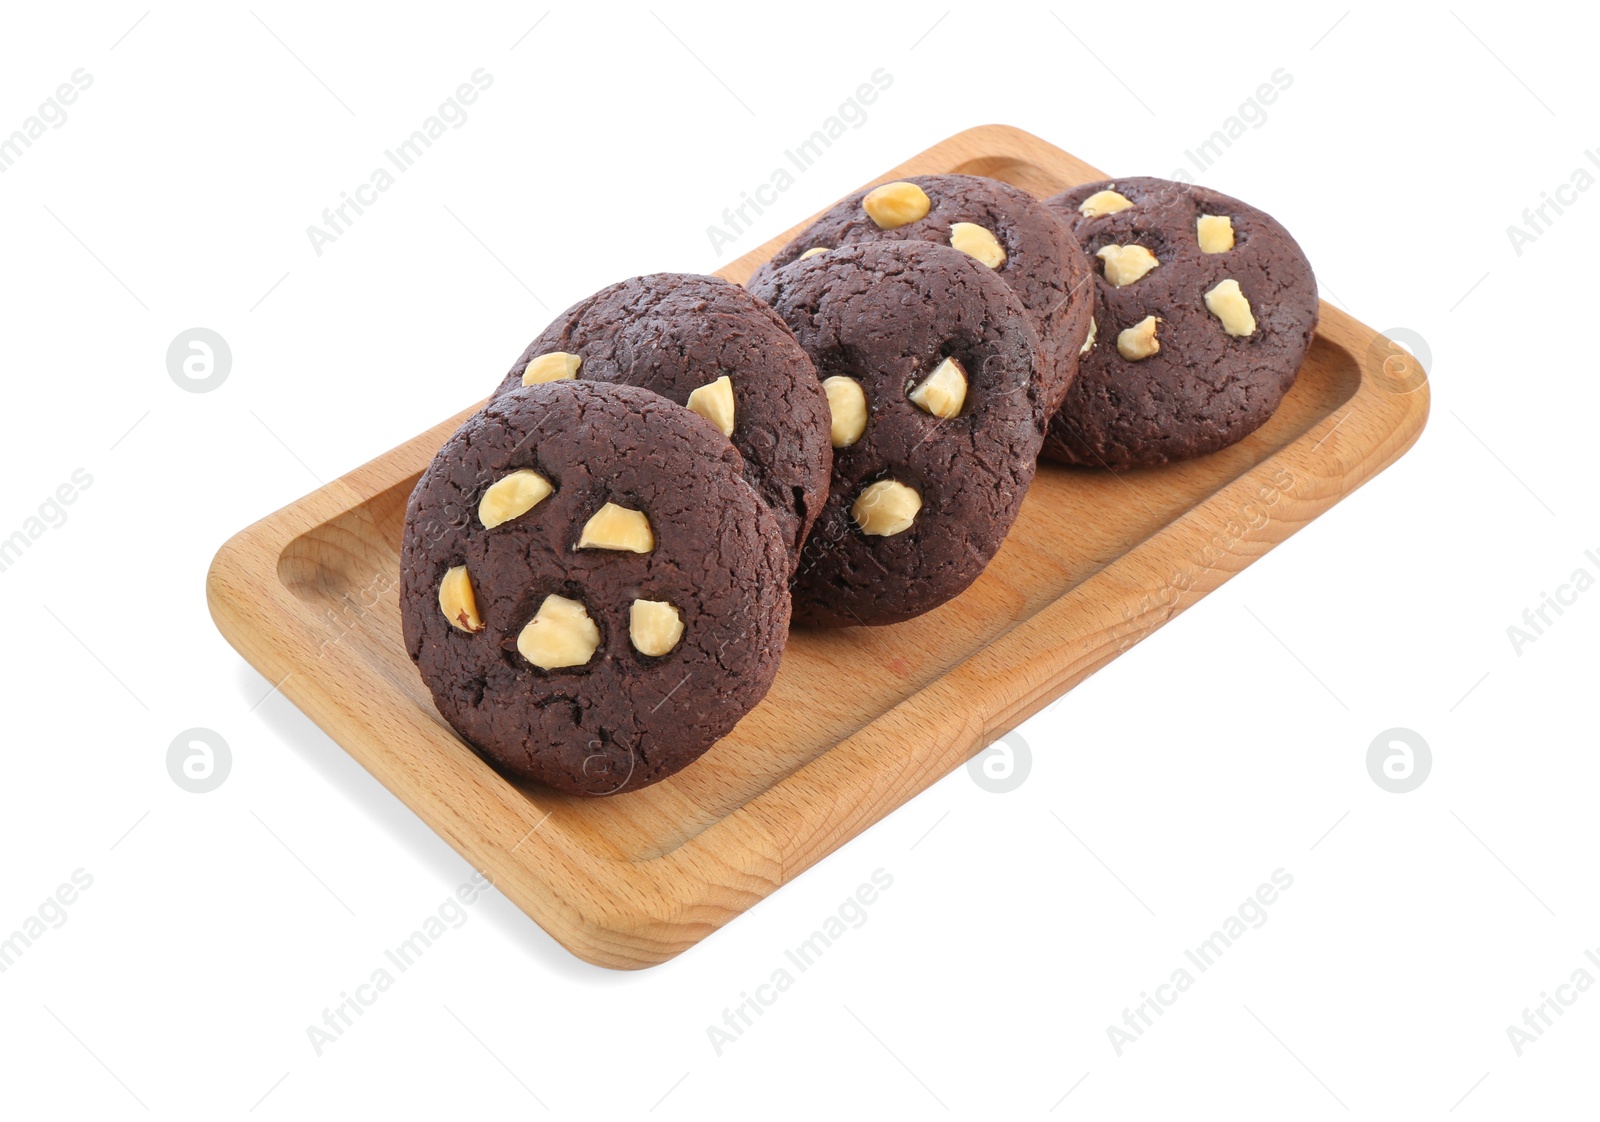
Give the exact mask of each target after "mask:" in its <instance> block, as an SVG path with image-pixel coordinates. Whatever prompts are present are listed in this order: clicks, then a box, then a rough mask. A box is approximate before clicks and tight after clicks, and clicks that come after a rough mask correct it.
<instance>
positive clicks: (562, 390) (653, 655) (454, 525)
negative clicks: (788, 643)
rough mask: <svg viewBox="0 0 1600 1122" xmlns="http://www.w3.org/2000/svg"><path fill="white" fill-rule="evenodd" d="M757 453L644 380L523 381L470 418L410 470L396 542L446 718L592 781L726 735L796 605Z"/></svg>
mask: <svg viewBox="0 0 1600 1122" xmlns="http://www.w3.org/2000/svg"><path fill="white" fill-rule="evenodd" d="M743 471H744V465H743V464H742V462H741V460H740V457H739V454H738V452H736V451H735V450H734V448H733V446H732V445H731V444H730V443H729V442H728V441H727V440H726V439H724V438H723V437H722V436H721V435H720V434H719V433H717V432H716V431H715V430H714V429H712V428H711V427H709V426H708V425H706V424H705V423H704V422H703V421H702V420H701V419H700V418H698V417H696V416H695V415H694V414H692V413H690V412H689V411H688V410H686V409H684V408H682V407H681V406H678V405H675V404H673V403H672V402H670V401H668V400H666V399H665V398H663V397H661V396H660V395H658V394H656V393H653V392H651V391H649V390H645V389H642V388H638V387H634V386H624V385H605V384H600V383H591V382H582V381H559V382H552V383H549V384H546V385H540V386H532V387H529V388H527V389H517V390H514V391H512V392H511V393H508V394H505V395H503V396H501V397H499V398H497V399H495V400H494V401H491V402H490V403H489V405H488V406H487V407H486V408H485V409H484V410H483V411H482V412H481V413H479V414H477V415H476V416H474V417H473V418H471V419H470V420H469V421H467V423H466V424H465V425H463V426H462V427H461V429H460V431H458V432H457V433H456V434H455V436H453V437H451V439H450V440H449V442H448V443H446V444H445V446H444V447H443V448H442V449H441V450H440V452H439V454H438V456H437V457H436V458H435V459H434V461H433V463H432V464H431V465H430V466H429V468H428V470H427V471H426V472H424V473H423V475H422V478H421V480H420V481H419V482H418V484H417V487H416V490H415V491H413V492H412V495H411V502H410V505H409V507H408V509H407V512H406V528H405V537H404V543H403V545H402V549H401V559H400V564H401V597H400V609H401V619H402V621H403V624H404V629H405V641H406V649H407V650H408V651H409V652H410V654H411V657H412V659H413V660H415V662H416V664H417V668H418V669H419V670H420V671H421V673H422V678H423V681H424V682H425V683H427V686H428V688H429V689H430V690H431V691H432V693H433V697H434V702H435V703H436V705H437V706H438V709H439V712H440V713H441V714H442V715H443V716H444V718H445V720H447V721H448V722H449V723H450V724H451V725H452V726H453V727H454V728H455V729H456V731H457V732H459V733H460V734H461V735H462V737H464V738H465V739H466V741H467V742H468V743H469V744H471V745H473V746H474V747H475V748H476V749H477V750H478V752H479V754H480V755H482V756H483V757H484V758H485V759H486V760H488V761H489V762H490V763H491V764H492V765H494V766H495V767H496V768H498V769H499V770H500V771H502V772H504V773H505V774H507V775H509V776H511V777H513V778H516V779H531V780H535V781H538V782H541V783H545V784H548V785H549V786H551V787H554V788H557V789H558V790H561V791H565V792H569V793H572V794H577V795H609V794H615V793H616V792H618V791H631V790H634V789H636V788H639V787H644V786H646V785H648V784H651V783H655V782H656V781H658V780H660V779H663V778H665V777H666V776H668V775H671V774H672V773H673V772H675V771H677V770H678V769H679V768H681V767H683V766H684V765H686V764H688V763H689V762H691V761H692V760H694V759H696V758H697V757H698V756H700V755H701V754H702V753H703V752H705V750H706V749H707V748H709V747H711V745H712V744H713V743H714V742H715V741H716V740H717V739H718V738H719V737H721V736H723V735H725V734H726V733H727V732H728V731H729V730H730V729H731V728H733V726H734V724H735V723H737V722H738V720H739V718H740V717H742V716H744V714H745V713H747V712H749V710H750V709H751V708H753V707H754V706H755V704H756V703H757V702H758V701H760V700H761V698H762V696H763V695H764V694H765V693H766V692H767V688H768V687H769V686H770V685H771V684H772V679H773V676H774V675H775V674H776V673H777V669H778V658H779V655H780V653H781V652H782V649H783V644H784V640H785V636H786V633H787V627H788V623H789V597H788V589H787V579H788V575H789V557H788V553H787V551H786V549H785V542H784V537H783V533H782V531H781V530H780V528H779V525H778V520H777V516H776V515H775V514H774V513H773V512H772V511H771V510H770V509H769V508H768V507H767V506H766V504H764V503H763V502H762V501H761V499H760V497H759V496H758V495H757V494H756V492H755V490H754V489H753V488H752V487H751V486H750V485H749V483H748V482H746V480H745V478H744V474H743ZM518 472H521V473H533V474H532V475H529V474H520V475H516V476H514V477H513V482H512V483H509V484H508V483H502V481H504V480H506V479H507V478H508V477H512V476H513V473H518ZM535 477H537V478H535ZM541 480H542V481H543V482H542V483H541V482H540V481H541ZM546 485H548V488H549V492H548V494H547V495H544V497H542V498H538V499H537V502H536V504H535V505H533V506H532V507H531V509H529V508H526V504H527V502H528V501H529V500H530V498H534V497H537V496H539V495H540V494H541V492H543V491H544V490H545V486H546ZM491 489H493V490H491ZM486 494H487V495H488V496H489V502H488V503H487V504H486V503H485V496H486ZM519 497H520V501H519ZM617 508H622V513H620V514H619V513H618V510H617ZM519 510H521V511H522V513H520V514H519V513H517V512H518V511H519ZM602 512H604V513H602ZM628 512H637V513H634V514H630V513H628ZM507 515H510V517H508V518H506V520H505V521H503V522H498V524H493V523H496V522H497V521H498V519H499V518H503V517H506V516H507ZM597 515H599V518H598V519H597V518H596V516H597ZM486 517H487V518H488V521H489V522H490V523H491V524H492V525H490V526H489V527H488V528H486V527H485V518H486ZM646 524H647V526H648V530H644V529H642V527H643V526H644V525H646ZM641 534H647V535H648V536H647V537H641V536H640V535H641ZM580 542H587V543H590V544H589V547H587V548H578V546H579V544H580ZM599 543H609V544H610V546H611V548H598V547H596V545H597V544H599ZM646 547H648V551H647V552H638V551H636V550H639V549H641V548H646ZM463 571H464V573H463ZM452 574H453V575H452ZM463 584H470V587H471V598H470V600H468V601H466V602H465V603H464V602H463V596H462V593H461V587H462V585H463ZM552 598H553V599H552ZM638 602H644V603H645V604H646V605H647V606H646V607H645V608H643V609H640V608H638V607H637V606H636V604H637V603H638ZM580 605H581V607H579V606H580ZM648 605H667V606H668V607H660V606H656V607H650V606H648ZM575 616H576V618H574V617H575ZM585 616H586V617H587V618H586V619H585V618H583V617H585ZM674 617H675V618H674ZM536 618H537V620H538V622H536V623H535V622H532V621H534V620H535V619H536ZM636 620H637V621H638V623H639V626H638V627H635V621H636ZM452 621H455V622H452ZM678 624H681V628H682V630H681V633H679V634H678V635H677V637H676V639H674V635H673V631H674V629H675V628H676V627H677V625H678ZM641 638H642V640H643V645H644V646H645V647H646V648H647V649H648V651H641V649H640V642H641ZM595 644H597V645H595ZM669 647H670V649H667V648H669ZM662 650H664V651H665V653H658V652H659V651H662ZM536 661H537V662H538V663H540V664H546V665H549V667H550V668H542V665H536ZM562 663H566V665H561V664H562Z"/></svg>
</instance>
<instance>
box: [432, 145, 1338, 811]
mask: <svg viewBox="0 0 1600 1122" xmlns="http://www.w3.org/2000/svg"><path fill="white" fill-rule="evenodd" d="M1316 315H1317V301H1316V285H1315V281H1314V279H1313V277H1312V273H1311V268H1310V266H1309V264H1308V263H1307V262H1306V259H1305V257H1304V255H1303V254H1302V253H1301V252H1300V249H1299V247H1298V246H1297V245H1296V244H1295V242H1294V240H1293V239H1292V238H1291V237H1290V236H1289V234H1288V233H1287V231H1285V230H1284V229H1283V227H1282V226H1280V225H1279V224H1278V223H1277V222H1275V221H1274V220H1273V219H1271V218H1270V217H1268V216H1267V215H1265V214H1263V213H1262V212H1261V211H1259V210H1256V209H1254V208H1252V207H1249V206H1246V205H1245V204H1243V203H1241V202H1239V201H1238V200H1236V199H1232V198H1229V197H1228V196H1225V195H1221V194H1218V193H1216V192H1214V191H1209V190H1207V189H1205V188H1200V187H1195V186H1192V185H1186V184H1180V183H1173V182H1169V181H1165V180H1158V179H1149V178H1137V179H1124V180H1118V181H1115V182H1105V183H1093V184H1087V185H1084V186H1082V187H1077V188H1074V189H1072V190H1070V191H1067V192H1064V193H1062V194H1060V195H1057V196H1055V197H1053V198H1050V199H1045V200H1042V201H1041V200H1038V199H1035V198H1034V197H1032V196H1031V195H1029V194H1027V193H1026V192H1024V191H1021V190H1019V189H1017V188H1016V187H1013V186H1010V185H1009V184H1006V183H1002V182H999V181H997V180H992V179H984V178H980V177H977V176H967V175H935V176H921V177H916V178H913V179H907V180H902V181H898V182H894V183H887V184H884V185H882V186H879V187H875V188H873V189H871V190H868V191H862V192H858V193H857V194H855V195H852V196H850V197H849V198H846V199H844V200H842V201H840V202H839V203H838V204H837V205H835V206H834V207H833V208H832V209H830V210H829V211H827V212H826V213H825V214H824V215H822V217H820V218H819V219H817V221H816V222H814V223H813V224H812V225H811V226H810V227H809V228H808V229H806V230H805V231H804V232H803V233H802V234H801V235H800V236H799V237H797V238H795V239H794V240H793V241H792V242H791V243H790V244H789V245H788V246H786V247H785V248H784V249H783V250H781V251H780V252H779V253H778V254H777V255H776V256H774V257H773V258H772V260H770V261H769V262H767V263H766V264H764V265H763V266H761V268H760V269H758V270H757V271H756V273H755V275H754V276H753V277H752V278H751V279H750V281H749V283H748V285H747V286H746V287H744V288H741V287H739V286H737V285H733V284H730V283H728V282H726V281H723V280H720V279H718V278H716V277H707V276H694V275H686V274H673V273H661V274H654V275H651V276H643V277H635V278H633V279H630V280H626V281H623V282H621V283H619V284H615V285H611V286H610V287H608V288H605V289H602V290H601V291H600V292H597V293H596V294H594V295H593V296H591V297H589V298H588V299H585V300H582V301H580V302H579V303H577V304H575V305H574V306H573V307H571V308H569V309H567V311H565V312H563V313H562V314H561V315H560V316H558V317H557V318H556V320H555V322H553V323H551V324H550V325H549V326H548V327H546V328H545V330H544V331H543V332H542V333H541V334H540V335H539V336H538V338H536V339H535V340H534V341H533V342H532V343H531V344H530V345H529V346H528V347H527V349H526V350H525V351H524V352H523V354H522V355H521V357H520V358H518V360H517V361H516V363H515V364H513V366H512V368H511V370H510V372H509V373H508V374H507V375H506V376H505V379H504V380H503V382H502V383H501V384H500V386H499V388H498V390H497V391H496V392H495V394H494V396H493V398H492V399H491V400H490V402H489V404H488V405H487V406H486V407H485V408H484V409H483V410H482V411H481V412H480V413H478V414H477V415H475V416H474V417H472V418H471V419H470V420H469V421H468V422H467V423H466V424H465V425H463V426H462V428H461V429H460V431H458V432H457V433H456V434H455V435H454V436H453V437H452V438H451V439H450V440H449V441H448V442H447V443H446V444H445V446H444V447H443V448H442V449H441V450H440V451H439V454H438V456H437V457H436V458H435V459H434V461H433V463H432V464H431V465H430V466H429V468H428V469H427V471H425V472H424V473H423V475H422V478H421V480H420V481H419V482H418V484H417V487H416V490H415V491H414V492H413V494H412V496H411V502H410V506H409V508H408V510H407V518H406V528H405V537H404V543H403V546H402V555H401V567H402V584H401V609H402V619H403V622H404V629H405V641H406V645H407V649H408V651H409V652H410V654H411V656H412V658H413V659H414V660H415V661H416V664H417V667H418V669H419V670H420V672H421V674H422V677H423V680H424V681H425V682H426V684H427V686H428V688H429V689H430V691H431V692H432V694H433V697H434V700H435V702H436V704H437V706H438V709H439V711H440V713H441V714H442V715H443V716H444V718H445V719H446V720H447V721H448V722H449V723H450V725H451V726H452V727H453V728H455V729H456V730H457V732H459V733H460V734H461V736H462V737H463V738H464V739H465V740H466V741H467V742H468V743H469V744H470V745H472V747H473V748H474V749H475V750H476V751H477V752H478V753H479V754H480V755H482V756H483V757H484V759H486V760H487V761H488V762H489V763H490V764H492V765H493V766H494V767H496V768H498V769H499V770H500V771H501V772H503V773H504V774H506V775H508V776H510V777H512V778H514V779H518V780H530V781H534V782H538V783H542V784H545V785H547V786H549V787H552V788H555V789H556V790H559V791H563V792H567V793H570V794H575V795H585V796H596V795H610V794H616V793H618V792H622V791H630V790H635V789H637V788H640V787H644V786H647V785H649V784H651V783H655V782H657V781H659V780H661V779H664V778H665V777H667V776H669V775H671V774H672V773H673V772H675V771H677V770H679V769H680V768H682V767H684V766H686V765H687V764H689V763H691V762H692V761H694V760H695V759H697V758H698V757H699V756H701V755H702V754H703V753H704V752H705V751H706V750H707V749H708V748H709V747H710V746H711V745H712V744H713V743H715V742H716V740H717V739H719V738H720V737H722V736H724V735H726V733H727V732H728V731H729V730H730V729H732V728H733V726H734V725H735V724H736V723H737V722H738V721H739V719H740V718H741V717H743V716H744V715H745V714H746V713H747V712H749V710H750V709H752V708H753V707H754V706H755V705H756V704H757V703H758V702H759V701H760V700H761V698H762V697H763V696H764V695H765V694H766V692H767V689H768V688H769V687H770V685H771V684H772V680H773V678H774V676H775V675H776V673H777V669H778V663H779V659H780V656H781V654H782V650H783V647H784V644H785V642H786V641H787V637H788V633H789V628H790V625H791V621H792V622H793V623H794V624H796V625H799V626H807V627H818V628H841V627H852V626H858V625H879V624H893V623H898V622H901V621H904V620H907V619H911V618H913V617H915V616H918V615H921V614H922V613H924V612H928V611H931V610H933V609H934V608H937V607H939V606H940V605H941V604H944V603H946V602H948V601H949V600H951V599H953V598H954V597H956V596H958V595H959V594H960V593H961V592H963V591H964V590H965V589H966V588H967V587H968V586H969V585H971V584H972V582H973V581H975V580H976V579H977V578H978V577H979V576H980V575H981V574H982V572H983V570H984V568H985V567H986V566H987V565H988V563H989V562H990V560H991V559H992V558H993V557H994V555H995V554H996V552H997V551H998V550H999V548H1000V546H1001V544H1002V542H1003V541H1004V540H1005V536H1006V533H1007V531H1009V529H1010V528H1011V525H1012V523H1013V522H1014V521H1015V519H1016V516H1017V512H1018V510H1019V509H1020V507H1021V505H1022V501H1023V498H1024V497H1025V495H1026V493H1027V489H1028V484H1029V483H1030V481H1031V480H1032V478H1033V476H1034V473H1035V470H1036V468H1037V465H1038V463H1039V460H1040V457H1041V456H1043V457H1045V458H1047V459H1050V460H1055V461H1057V462H1060V463H1063V464H1069V465H1079V466H1083V467H1088V468H1109V469H1112V470H1121V469H1127V468H1135V467H1141V466H1152V465H1160V464H1166V463H1170V462H1173V461H1177V460H1183V459H1188V458H1191V457H1194V456H1199V455H1204V454H1207V453H1210V452H1214V451H1216V450H1218V449H1220V448H1223V447H1226V446H1228V445H1230V444H1232V443H1234V442H1236V441H1238V440H1239V439H1241V438H1242V437H1244V436H1246V435H1247V434H1249V433H1250V432H1252V431H1253V430H1254V429H1256V428H1257V427H1259V426H1260V425H1261V424H1262V423H1264V422H1265V421H1266V420H1267V418H1268V417H1269V416H1271V414H1272V412H1273V411H1274V410H1275V409H1276V408H1277V406H1278V404H1279V402H1280V401H1281V400H1282V399H1283V396H1284V394H1285V393H1287V392H1288V389H1289V387H1290V385H1291V384H1292V383H1293V381H1294V376H1295V373H1296V371H1297V370H1298V369H1299V366H1300V362H1301V360H1302V359H1303V358H1304V356H1305V353H1306V350H1307V348H1308V347H1309V345H1310V342H1311V336H1312V332H1313V331H1314V329H1315V326H1316Z"/></svg>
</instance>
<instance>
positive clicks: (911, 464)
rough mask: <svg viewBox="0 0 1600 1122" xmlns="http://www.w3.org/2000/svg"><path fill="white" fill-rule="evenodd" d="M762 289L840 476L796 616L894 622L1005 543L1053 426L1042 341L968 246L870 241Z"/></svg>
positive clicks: (808, 560)
mask: <svg viewBox="0 0 1600 1122" xmlns="http://www.w3.org/2000/svg"><path fill="white" fill-rule="evenodd" d="M755 293H756V295H757V296H759V297H761V299H763V300H765V301H767V302H768V303H769V304H771V305H772V307H773V308H774V309H776V310H777V312H778V314H779V315H781V316H782V317H783V318H784V320H785V321H786V322H787V323H788V324H789V326H790V327H791V328H793V329H794V333H795V337H796V338H798V339H799V340H800V345H801V346H803V347H804V348H805V349H806V353H807V354H809V355H810V356H811V360H812V362H814V363H815V364H816V367H817V372H818V373H819V374H820V375H822V377H823V379H824V382H823V386H824V388H825V389H826V390H827V394H828V400H829V402H830V405H831V408H832V421H833V424H832V434H831V437H832V442H833V447H834V453H833V481H832V484H831V487H830V489H829V492H828V501H827V505H826V506H825V507H824V508H823V510H822V515H821V517H819V518H818V519H817V524H816V527H815V528H814V529H813V530H812V531H811V537H810V538H809V539H808V540H807V542H806V548H805V550H804V552H803V553H802V555H801V560H800V568H799V570H798V572H797V573H796V574H795V580H794V618H795V620H796V621H797V622H802V623H809V624H817V625H821V626H829V627H844V626H849V625H851V624H879V623H895V622H898V621H900V620H905V619H910V618H911V617H912V616H916V615H920V614H921V613H923V612H926V611H928V610H930V609H932V608H935V607H938V606H939V605H940V604H942V603H944V602H945V601H946V600H949V599H950V598H951V597H953V596H955V595H956V594H958V593H959V592H961V591H962V590H963V589H965V588H966V587H967V586H968V585H969V584H971V583H972V582H973V581H974V580H976V579H977V577H978V574H979V573H981V572H983V569H984V566H985V565H987V564H988V563H989V559H990V558H991V557H993V556H994V554H995V551H996V550H998V549H999V548H1000V543H1001V541H1002V540H1003V539H1004V538H1005V536H1006V531H1007V530H1009V529H1010V528H1011V523H1012V521H1013V520H1014V519H1015V518H1016V515H1017V509H1018V507H1020V506H1021V505H1022V499H1023V495H1024V494H1025V493H1026V491H1027V489H1028V482H1029V480H1031V479H1032V478H1033V472H1034V462H1035V460H1036V458H1037V456H1038V454H1039V444H1040V441H1041V440H1042V439H1043V433H1042V431H1041V429H1040V425H1039V413H1038V410H1039V403H1038V392H1039V391H1038V386H1037V385H1036V384H1035V382H1034V378H1033V365H1034V361H1035V357H1036V354H1037V349H1038V340H1037V337H1036V336H1035V335H1034V332H1033V328H1032V326H1030V324H1029V322H1028V317H1027V316H1026V315H1025V314H1024V313H1023V309H1022V303H1021V301H1020V300H1019V299H1018V298H1017V295H1016V293H1014V292H1013V291H1012V290H1011V288H1010V287H1009V286H1008V285H1007V284H1006V283H1005V282H1004V281H1002V280H1001V279H1000V278H999V277H998V276H996V275H995V273H994V270H992V269H990V268H989V267H988V266H987V265H983V264H980V263H979V262H977V261H975V260H973V259H972V258H971V257H970V256H968V255H967V254H965V253H961V252H959V251H957V250H954V249H951V248H948V247H946V246H941V245H937V244H934V243H931V242H918V241H905V242H873V243H867V244H863V245H850V246H845V247H843V248H839V249H834V250H830V251H829V252H828V253H826V254H821V255H818V256H814V257H810V258H807V259H806V260H803V261H797V262H795V263H794V264H793V265H790V266H788V267H787V268H783V269H776V270H773V271H772V272H770V273H768V274H767V275H766V277H765V278H764V279H763V280H761V281H759V282H757V283H756V284H755Z"/></svg>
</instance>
